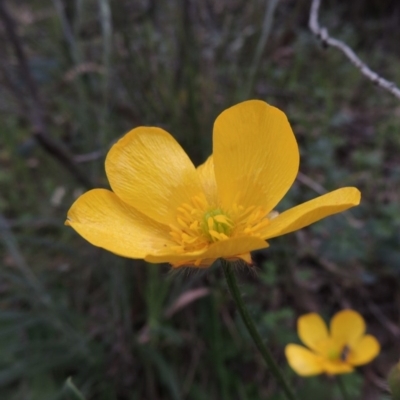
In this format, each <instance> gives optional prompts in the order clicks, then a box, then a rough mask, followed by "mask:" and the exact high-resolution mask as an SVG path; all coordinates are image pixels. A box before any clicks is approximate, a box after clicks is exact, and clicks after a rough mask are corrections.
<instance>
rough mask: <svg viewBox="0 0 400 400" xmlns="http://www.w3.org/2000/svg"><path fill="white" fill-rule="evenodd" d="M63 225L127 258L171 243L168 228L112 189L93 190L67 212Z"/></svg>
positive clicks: (142, 256)
mask: <svg viewBox="0 0 400 400" xmlns="http://www.w3.org/2000/svg"><path fill="white" fill-rule="evenodd" d="M66 225H69V226H71V227H72V228H74V229H75V230H76V231H77V232H78V233H79V234H80V235H81V236H83V237H84V238H85V239H86V240H87V241H88V242H90V243H91V244H93V245H95V246H98V247H102V248H104V249H106V250H108V251H111V252H113V253H115V254H118V255H121V256H124V257H129V258H144V256H145V255H146V254H147V253H149V252H155V251H157V250H159V249H160V248H163V247H164V246H165V244H168V245H171V244H172V243H171V242H170V239H169V238H168V228H167V227H166V226H164V225H162V224H160V223H158V222H156V221H153V220H151V219H150V218H148V217H147V216H145V215H143V214H142V213H140V212H139V211H137V210H135V209H134V208H132V207H130V206H128V205H127V204H126V203H124V202H123V201H121V200H120V199H119V198H118V197H117V196H116V195H115V194H114V193H113V192H110V191H109V190H105V189H94V190H90V191H89V192H86V193H85V194H83V195H82V196H80V197H79V198H78V199H77V200H76V201H75V203H74V204H73V205H72V206H71V208H70V210H69V211H68V216H67V221H66Z"/></svg>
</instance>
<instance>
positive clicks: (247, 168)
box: [213, 100, 299, 211]
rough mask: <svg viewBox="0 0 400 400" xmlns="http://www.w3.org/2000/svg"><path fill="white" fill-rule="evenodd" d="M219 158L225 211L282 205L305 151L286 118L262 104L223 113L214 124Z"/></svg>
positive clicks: (252, 102)
mask: <svg viewBox="0 0 400 400" xmlns="http://www.w3.org/2000/svg"><path fill="white" fill-rule="evenodd" d="M213 155H214V166H215V177H216V181H217V186H218V197H219V199H220V201H221V206H222V207H224V208H226V209H229V208H230V207H231V206H232V204H234V203H236V204H238V205H241V206H244V207H245V208H246V207H250V206H262V207H263V208H265V209H267V210H268V211H270V210H272V209H273V208H274V207H275V205H276V204H277V203H278V202H279V201H280V200H281V199H282V197H283V196H284V195H285V193H286V192H287V191H288V189H289V188H290V186H291V185H292V183H293V181H294V179H295V177H296V175H297V172H298V168H299V151H298V147H297V143H296V139H295V137H294V135H293V132H292V129H291V127H290V124H289V122H288V120H287V118H286V115H285V114H284V113H283V112H282V111H280V110H278V109H277V108H275V107H272V106H270V105H268V104H267V103H265V102H263V101H259V100H250V101H245V102H243V103H239V104H237V105H235V106H233V107H231V108H228V109H227V110H225V111H224V112H222V113H221V114H220V115H219V116H218V118H217V119H216V121H215V124H214V137H213Z"/></svg>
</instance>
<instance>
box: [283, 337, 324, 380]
mask: <svg viewBox="0 0 400 400" xmlns="http://www.w3.org/2000/svg"><path fill="white" fill-rule="evenodd" d="M285 355H286V358H287V360H288V363H289V365H290V367H291V368H292V369H293V370H294V371H295V372H296V373H297V374H298V375H301V376H312V375H318V374H321V373H322V372H324V370H323V369H322V361H321V357H319V356H317V355H316V354H314V353H313V352H311V351H310V350H308V349H306V348H305V347H303V346H299V345H297V344H288V345H287V346H286V347H285Z"/></svg>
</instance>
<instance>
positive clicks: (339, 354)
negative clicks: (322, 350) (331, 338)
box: [328, 345, 350, 362]
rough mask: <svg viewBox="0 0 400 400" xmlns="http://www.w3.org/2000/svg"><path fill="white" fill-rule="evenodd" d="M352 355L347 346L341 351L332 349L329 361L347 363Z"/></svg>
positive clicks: (329, 353)
mask: <svg viewBox="0 0 400 400" xmlns="http://www.w3.org/2000/svg"><path fill="white" fill-rule="evenodd" d="M349 353H350V348H349V346H347V345H344V346H343V347H342V348H341V349H340V350H338V349H330V350H329V351H328V359H329V360H330V361H342V362H346V361H347V358H348V356H349Z"/></svg>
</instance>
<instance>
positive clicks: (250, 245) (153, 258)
mask: <svg viewBox="0 0 400 400" xmlns="http://www.w3.org/2000/svg"><path fill="white" fill-rule="evenodd" d="M266 247H268V243H267V242H265V241H264V240H262V239H259V238H256V237H249V236H248V237H234V238H229V239H227V240H221V241H219V242H215V243H213V244H211V245H210V246H209V247H208V248H207V249H206V250H204V251H201V252H196V253H185V254H181V255H178V254H158V255H157V254H148V255H147V256H146V257H145V260H146V261H149V262H152V263H163V262H167V263H170V264H172V265H173V266H194V267H196V266H197V267H203V268H204V267H209V266H210V265H211V264H212V263H213V262H214V261H215V260H216V259H217V258H241V259H244V258H243V255H244V254H245V253H249V252H250V251H253V250H259V249H264V248H266ZM201 260H202V261H201ZM196 264H198V265H196Z"/></svg>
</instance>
